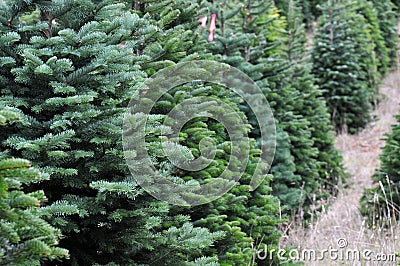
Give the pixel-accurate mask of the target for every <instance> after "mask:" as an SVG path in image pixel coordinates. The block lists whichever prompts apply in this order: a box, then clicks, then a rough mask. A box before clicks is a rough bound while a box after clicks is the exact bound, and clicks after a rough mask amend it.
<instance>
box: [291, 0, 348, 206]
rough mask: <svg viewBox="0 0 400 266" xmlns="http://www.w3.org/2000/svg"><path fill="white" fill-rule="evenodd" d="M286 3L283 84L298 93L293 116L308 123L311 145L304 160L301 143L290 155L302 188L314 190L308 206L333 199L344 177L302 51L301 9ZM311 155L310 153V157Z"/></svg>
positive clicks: (323, 106)
mask: <svg viewBox="0 0 400 266" xmlns="http://www.w3.org/2000/svg"><path fill="white" fill-rule="evenodd" d="M288 3H289V6H288V10H287V21H288V23H287V38H286V42H285V46H286V48H285V53H286V56H287V60H288V61H289V62H290V63H291V66H290V68H289V69H288V75H287V77H286V78H287V82H288V83H289V84H290V85H291V86H292V87H294V88H295V89H296V90H297V91H299V92H300V93H299V95H298V97H297V101H296V104H297V107H296V109H295V110H296V114H298V115H301V116H302V117H304V118H305V119H306V120H307V121H308V123H309V128H310V130H311V135H310V139H311V140H312V142H313V143H312V149H309V154H308V157H306V156H307V150H303V151H302V150H301V149H299V146H300V145H301V143H299V144H298V145H297V146H296V147H295V148H296V150H294V151H293V152H296V151H297V152H298V153H297V156H296V157H295V158H296V159H297V160H296V166H297V169H298V170H297V172H298V173H299V174H301V175H302V176H304V177H305V178H308V179H307V183H306V184H308V186H309V187H310V188H312V186H314V187H313V188H312V189H310V188H309V189H310V190H309V191H310V192H309V195H307V197H308V198H307V201H308V202H309V203H308V204H311V202H312V201H315V200H320V199H323V198H324V197H329V195H335V194H336V193H337V190H338V187H337V185H338V184H339V183H343V182H344V177H345V176H346V175H345V174H344V169H343V166H342V157H341V156H340V154H339V152H338V150H337V149H336V148H335V147H334V132H333V128H332V126H331V124H330V121H329V112H328V109H327V107H326V102H325V99H324V98H323V97H322V92H321V91H320V90H319V89H318V88H317V87H316V86H315V80H314V77H313V76H312V74H311V69H312V66H311V61H310V58H309V54H308V52H307V51H306V49H305V47H306V46H305V45H306V41H307V36H306V30H305V25H304V24H303V23H302V21H303V19H302V16H303V15H302V12H301V5H300V3H299V2H298V1H295V0H290V1H289V2H288ZM302 143H304V141H302ZM300 151H302V152H300ZM311 151H313V153H310V152H311ZM306 158H307V159H306ZM312 184H313V185H312ZM314 204H315V202H314Z"/></svg>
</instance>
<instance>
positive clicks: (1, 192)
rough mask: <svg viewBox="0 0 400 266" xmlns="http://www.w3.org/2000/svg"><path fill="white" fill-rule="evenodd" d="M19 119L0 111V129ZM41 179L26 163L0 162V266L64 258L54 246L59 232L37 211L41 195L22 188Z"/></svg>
mask: <svg viewBox="0 0 400 266" xmlns="http://www.w3.org/2000/svg"><path fill="white" fill-rule="evenodd" d="M16 119H19V115H18V114H17V113H16V112H14V111H12V110H7V109H5V108H1V109H0V125H4V124H5V123H6V122H7V121H8V120H16ZM42 180H43V176H42V175H41V174H40V172H39V171H38V170H37V169H35V168H32V167H31V164H30V162H29V161H27V160H23V159H16V158H5V159H0V206H1V208H0V209H1V210H0V221H1V223H0V227H1V228H0V264H1V265H40V261H44V260H54V259H64V258H68V256H69V255H68V251H67V250H65V249H62V248H58V247H57V246H56V245H57V244H58V242H59V239H60V237H61V232H60V230H59V229H56V228H54V227H52V226H51V225H50V224H49V223H47V222H46V221H44V220H43V219H42V218H41V216H43V213H42V211H41V209H40V208H39V207H40V205H41V204H42V203H43V202H44V201H45V200H46V196H45V194H44V192H43V191H34V192H30V193H24V191H23V189H22V188H23V186H25V185H27V184H30V183H32V182H40V181H42Z"/></svg>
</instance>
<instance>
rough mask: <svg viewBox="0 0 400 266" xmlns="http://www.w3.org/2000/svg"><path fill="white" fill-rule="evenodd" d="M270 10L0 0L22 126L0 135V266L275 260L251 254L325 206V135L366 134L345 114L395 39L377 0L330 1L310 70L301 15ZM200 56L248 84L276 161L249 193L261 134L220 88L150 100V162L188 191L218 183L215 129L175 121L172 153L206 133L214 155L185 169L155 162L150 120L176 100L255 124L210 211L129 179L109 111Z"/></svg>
mask: <svg viewBox="0 0 400 266" xmlns="http://www.w3.org/2000/svg"><path fill="white" fill-rule="evenodd" d="M303 4H304V3H303ZM277 5H278V6H279V7H281V8H282V10H279V9H278V8H277V6H275V4H274V2H273V1H185V0H177V1H169V0H162V1H152V0H146V1H121V0H118V1H112V0H106V1H91V0H65V1H52V2H48V1H23V0H18V1H5V2H4V3H2V4H1V7H0V13H1V15H0V43H1V45H0V65H1V69H0V97H1V98H0V106H1V107H2V108H3V109H4V110H5V111H4V112H5V114H7V116H5V117H7V118H8V119H10V118H15V116H17V117H19V119H18V120H14V121H12V122H10V123H9V125H7V126H3V127H2V131H1V133H0V140H1V153H0V159H2V160H3V161H1V163H0V182H1V193H2V194H1V197H2V201H1V204H2V208H1V210H0V218H1V219H2V227H1V236H0V243H1V250H0V251H1V253H0V256H1V260H2V262H3V261H4V262H5V264H7V263H8V264H13V263H14V264H15V263H21V264H23V263H25V265H34V264H35V263H36V264H38V263H39V261H42V263H44V264H46V262H47V261H50V260H52V259H55V258H64V257H68V258H69V260H62V262H61V263H65V264H72V265H93V264H96V265H107V264H108V265H247V264H248V263H249V262H251V261H253V262H254V263H257V264H258V265H270V264H271V263H272V264H279V262H278V261H277V260H276V258H266V259H265V260H259V261H257V260H256V259H255V257H254V252H255V249H257V250H258V249H262V248H264V247H265V246H268V248H273V247H276V246H278V245H279V239H280V236H281V232H280V231H279V229H278V228H279V226H280V224H281V223H282V222H283V221H284V220H285V219H292V218H290V217H291V215H294V216H295V217H302V218H303V217H306V218H307V216H308V211H309V209H310V206H311V205H315V204H316V202H318V201H323V200H324V199H326V198H327V197H329V196H331V195H335V193H336V191H337V185H338V183H340V182H342V181H343V178H344V176H345V175H344V172H343V168H342V165H341V161H342V159H341V157H340V155H339V153H338V152H337V150H335V148H334V147H333V137H334V129H337V130H340V129H342V128H343V127H344V125H347V126H346V127H347V128H349V130H350V131H352V129H353V128H354V129H359V128H360V127H362V126H363V125H365V121H367V120H368V119H367V118H365V119H364V118H362V119H361V120H360V122H358V121H359V120H357V119H355V116H352V114H353V111H354V112H359V113H358V115H359V114H360V113H363V112H364V111H365V110H366V111H368V110H369V108H370V106H371V105H372V104H373V103H374V102H375V101H376V100H377V99H378V98H376V97H375V96H374V95H375V94H373V93H376V92H377V86H378V84H379V79H380V77H381V76H383V75H384V74H385V73H387V71H388V69H389V68H390V66H391V59H393V58H394V57H393V55H394V54H395V48H394V46H393V45H394V43H395V42H396V41H395V35H394V32H393V30H394V24H395V13H394V11H393V10H394V6H393V5H392V4H391V3H390V2H389V1H357V2H351V1H343V3H339V2H338V3H336V2H335V1H333V2H329V3H327V4H325V5H324V8H323V9H322V11H321V12H322V13H323V16H322V17H321V18H320V21H319V27H318V32H317V36H316V40H315V46H314V48H313V57H312V58H313V61H314V64H313V65H312V64H310V60H309V57H308V52H307V50H306V42H307V37H306V29H305V26H304V24H303V21H304V20H305V19H307V17H305V16H304V15H303V12H302V9H301V6H302V4H300V3H298V2H297V1H289V2H287V4H280V3H279V1H278V3H277ZM312 6H313V5H312ZM303 10H304V9H303ZM378 11H379V12H378ZM307 12H308V11H307ZM282 14H285V16H284V15H282ZM206 17H207V18H208V20H206V19H205V18H206ZM350 17H352V18H353V17H354V18H355V19H349V18H350ZM199 19H201V23H200V22H199ZM214 23H215V24H214ZM345 23H348V24H347V25H346V24H345ZM210 24H211V25H210ZM342 24H343V25H342ZM214 25H215V26H214ZM345 29H348V30H345ZM346 34H347V35H346ZM198 59H207V60H215V61H219V62H223V63H227V64H229V65H231V66H234V67H236V68H238V69H239V70H241V71H243V72H244V73H246V74H247V75H248V76H249V77H251V78H252V79H253V80H254V81H255V82H256V84H257V85H258V86H259V87H260V88H261V90H262V91H263V93H264V95H265V96H266V98H267V99H268V101H269V103H270V105H271V108H272V111H273V113H274V116H275V120H276V124H277V134H276V136H277V151H276V154H275V160H274V162H273V164H272V167H271V170H270V175H268V176H266V177H263V180H264V181H263V182H262V184H261V185H260V186H259V187H258V188H257V189H256V190H254V191H250V190H249V187H250V180H249V179H250V178H251V175H252V174H253V172H254V164H255V163H256V161H257V158H258V156H259V153H260V150H259V148H260V147H259V143H258V141H259V140H260V138H261V136H260V132H259V130H258V125H257V123H256V120H255V118H254V114H253V113H252V111H251V110H249V107H248V106H247V105H246V104H244V103H242V102H241V101H240V99H239V98H238V96H237V95H233V94H232V93H231V92H230V91H228V90H227V89H226V88H224V87H222V86H220V85H217V84H209V83H195V84H186V85H184V86H179V87H177V88H174V89H173V90H172V91H170V92H169V93H168V94H167V95H165V97H163V98H162V100H161V101H160V103H159V104H157V105H155V107H154V109H153V111H152V114H153V116H152V118H151V119H150V120H149V121H148V124H149V128H150V130H148V131H146V134H147V135H146V141H147V143H148V150H149V153H150V155H151V157H152V160H153V161H154V162H155V165H157V169H158V170H159V171H160V172H162V174H163V176H165V177H166V178H168V179H170V180H174V181H175V182H178V183H180V184H183V185H187V187H188V189H191V187H190V186H191V184H192V181H193V180H195V181H197V182H200V183H207V182H209V181H210V180H211V179H213V178H215V177H217V176H218V175H219V174H220V173H221V171H223V170H224V167H225V166H226V165H227V162H228V161H229V160H230V157H231V153H230V150H229V147H230V145H231V140H230V139H229V136H228V135H227V132H226V130H225V129H224V128H223V126H222V125H221V124H219V123H218V122H216V121H215V120H213V119H210V118H206V117H205V118H203V117H202V118H197V119H194V120H191V121H190V122H189V123H187V124H185V126H184V127H183V129H182V132H181V134H180V139H179V144H180V146H179V145H177V146H174V147H171V149H172V153H179V152H181V151H182V150H185V151H188V152H190V153H191V154H192V155H193V156H195V157H196V156H198V155H199V154H201V152H200V141H201V140H202V139H203V138H204V137H208V138H211V139H213V141H214V142H215V143H216V145H217V147H218V149H219V152H218V153H217V155H216V156H215V158H214V159H213V160H212V163H211V164H210V166H208V167H207V168H205V169H203V170H202V171H198V172H189V171H184V170H182V169H178V168H177V167H175V166H174V165H173V164H172V163H171V162H169V161H168V160H167V159H166V158H165V157H164V156H163V155H162V153H161V150H162V143H161V138H160V136H161V133H160V132H161V129H162V128H161V124H162V121H163V119H164V118H165V115H166V114H167V113H168V112H170V111H171V110H172V109H173V108H174V107H175V106H176V105H178V104H179V103H181V102H182V101H183V100H185V99H189V98H191V97H193V96H210V97H214V98H215V99H220V100H222V101H223V102H224V103H226V104H227V105H229V106H231V108H233V109H234V110H236V112H237V113H238V114H240V116H242V117H247V120H248V128H249V129H250V128H252V129H251V130H250V131H249V135H250V137H251V145H252V153H251V154H250V155H249V156H250V158H249V164H248V167H247V169H246V172H245V174H244V175H243V176H242V178H241V179H240V181H239V183H238V184H237V185H236V186H235V187H234V188H233V189H231V190H230V191H229V192H228V193H226V194H225V195H224V196H223V197H221V198H219V199H218V200H216V201H213V202H211V203H208V204H205V205H201V206H197V207H174V206H171V205H168V204H167V203H164V202H161V201H158V200H156V199H154V198H152V197H151V196H150V195H148V194H147V193H146V192H145V191H144V190H143V189H141V188H140V187H139V186H138V184H137V183H136V181H135V178H134V177H132V175H131V174H130V172H129V170H128V167H127V166H126V163H125V159H124V153H123V150H122V140H121V139H122V116H123V113H124V112H125V109H126V106H127V105H128V102H129V100H130V99H131V97H132V95H134V94H135V92H137V90H138V89H139V88H140V86H141V85H142V84H143V82H144V81H145V80H146V79H147V78H149V77H152V75H154V74H155V73H157V72H158V71H160V70H162V69H165V68H166V67H168V66H172V65H175V64H177V63H180V62H186V61H191V60H198ZM346 67H347V68H346ZM335 68H336V69H335ZM314 75H315V76H316V78H314ZM346 86H349V87H346ZM351 86H355V87H351ZM339 90H340V91H341V92H340V93H339V92H338V93H337V96H333V95H332V91H333V92H337V91H339ZM346 93H348V95H346ZM357 93H358V95H359V96H360V95H362V98H360V99H359V98H358V97H357ZM364 93H365V94H364ZM338 98H340V99H339V100H338ZM325 99H326V100H325ZM350 101H354V102H350ZM326 103H327V104H326ZM359 103H361V106H359V107H357V106H356V105H358V104H359ZM364 104H365V105H366V106H364ZM10 108H11V109H10ZM356 108H357V109H356ZM353 109H354V110H353ZM10 110H12V111H10ZM329 111H331V114H330V112H329ZM9 112H11V113H12V112H14V113H12V114H13V115H11V113H9ZM15 112H17V114H16V115H14V114H15ZM350 114H351V115H350ZM0 119H1V116H0ZM0 121H1V120H0ZM331 121H334V124H333V125H332V124H331ZM11 157H14V158H24V159H27V160H29V161H30V162H31V163H32V164H33V165H34V167H36V168H37V169H40V172H41V177H40V179H41V180H42V181H41V182H33V181H35V180H36V181H39V178H38V172H37V171H36V170H33V169H32V168H31V166H30V164H29V163H28V162H27V161H24V160H18V159H9V158H11ZM136 167H137V169H136V170H137V172H138V173H140V172H141V170H142V169H141V168H140V167H141V165H140V163H138V164H137V166H136ZM10 173H11V174H10ZM22 190H24V191H25V193H26V194H24V193H23V192H22ZM37 191H39V192H37ZM42 191H44V192H42ZM44 195H46V197H44ZM39 205H41V207H39ZM14 213H15V214H14ZM10 214H12V215H10ZM20 217H21V218H20ZM32 217H33V218H32ZM30 221H35V224H36V223H37V224H40V227H39V226H38V227H35V228H33V227H32V223H31V222H30ZM60 232H61V233H62V235H63V236H62V237H61V234H60ZM57 244H58V246H60V247H61V248H57V247H56V246H57ZM64 248H65V249H67V250H68V251H67V250H64ZM68 252H69V253H68ZM48 263H49V264H51V263H52V262H48ZM61 263H60V264H61Z"/></svg>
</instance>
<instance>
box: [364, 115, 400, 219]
mask: <svg viewBox="0 0 400 266" xmlns="http://www.w3.org/2000/svg"><path fill="white" fill-rule="evenodd" d="M396 118H397V124H395V125H393V126H392V133H391V134H388V135H386V145H385V147H384V148H383V152H382V154H381V156H380V161H381V166H380V169H378V170H377V171H376V172H375V174H374V176H373V177H372V178H373V180H374V181H375V182H376V183H377V184H376V186H375V187H374V188H371V189H366V190H365V191H364V195H363V197H362V198H361V213H362V214H363V215H364V216H366V217H367V218H368V221H369V223H370V224H371V225H377V224H386V225H389V224H390V223H391V222H392V221H393V218H395V219H400V175H399V169H400V162H399V152H400V116H396Z"/></svg>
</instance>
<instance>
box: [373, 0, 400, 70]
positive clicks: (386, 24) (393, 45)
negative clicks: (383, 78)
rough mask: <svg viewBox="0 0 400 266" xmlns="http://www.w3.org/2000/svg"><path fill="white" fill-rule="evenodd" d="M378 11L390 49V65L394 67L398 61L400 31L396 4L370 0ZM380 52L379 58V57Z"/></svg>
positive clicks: (386, 0)
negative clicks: (399, 36)
mask: <svg viewBox="0 0 400 266" xmlns="http://www.w3.org/2000/svg"><path fill="white" fill-rule="evenodd" d="M370 1H371V2H372V3H373V5H374V7H375V8H376V10H377V13H378V21H379V27H380V29H381V32H382V36H383V39H384V42H385V46H386V47H387V49H388V57H389V66H391V67H393V66H394V65H395V64H396V63H397V57H398V55H397V51H398V49H397V43H398V32H397V24H398V20H397V14H396V6H395V5H394V4H393V3H392V2H391V1H389V0H385V1H378V0H370ZM379 56H380V55H379V54H378V59H379Z"/></svg>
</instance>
